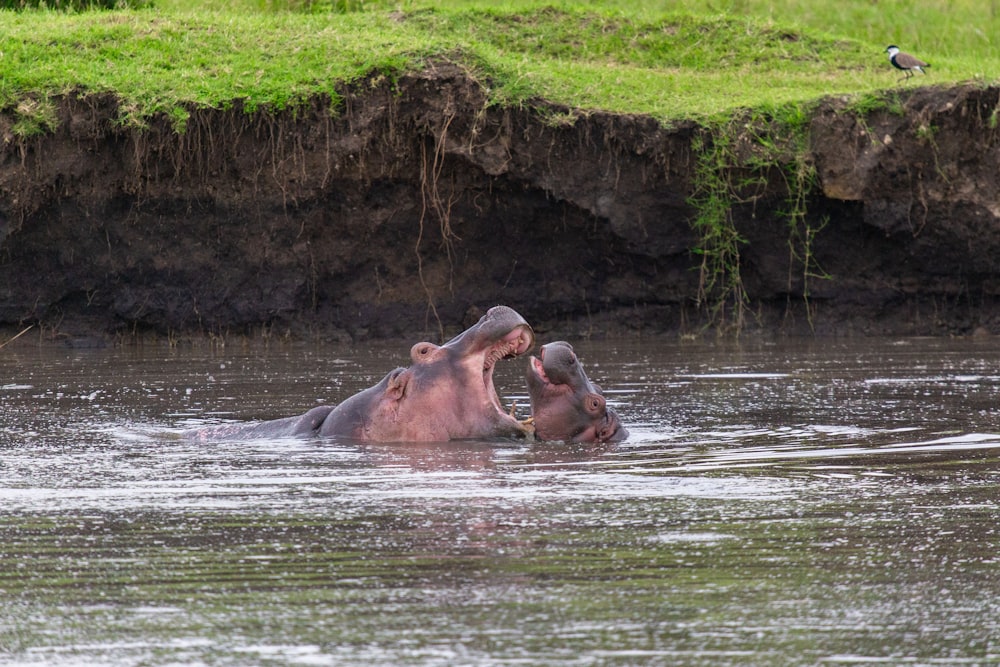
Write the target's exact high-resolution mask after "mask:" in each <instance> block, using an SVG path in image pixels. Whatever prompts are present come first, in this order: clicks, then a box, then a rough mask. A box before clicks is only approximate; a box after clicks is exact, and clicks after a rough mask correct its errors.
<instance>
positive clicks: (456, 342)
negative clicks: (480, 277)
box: [190, 306, 535, 442]
mask: <svg viewBox="0 0 1000 667" xmlns="http://www.w3.org/2000/svg"><path fill="white" fill-rule="evenodd" d="M534 341H535V338H534V332H533V331H532V330H531V327H530V326H529V325H528V323H527V322H526V321H525V320H524V318H523V317H521V315H519V314H518V313H517V311H515V310H514V309H512V308H508V307H507V306H495V307H493V308H490V310H489V311H488V312H487V313H486V314H485V315H483V316H482V318H480V320H479V321H478V322H477V323H476V324H474V325H472V326H471V327H470V328H468V329H466V330H465V331H463V332H462V333H460V334H459V335H457V336H455V337H454V338H452V339H451V340H450V341H448V342H447V343H445V344H444V345H435V344H433V343H427V342H421V343H417V344H415V345H414V346H413V347H412V348H410V360H411V364H410V366H409V367H408V368H397V369H396V370H394V371H392V372H390V373H389V374H388V375H386V376H385V377H384V378H382V381H381V382H379V383H378V384H376V385H375V386H373V387H369V388H368V389H365V390H364V391H361V392H359V393H357V394H355V395H353V396H351V397H350V398H348V399H347V400H345V401H344V402H343V403H341V404H339V405H337V406H335V407H334V406H331V405H323V406H319V407H316V408H313V409H312V410H310V411H308V412H306V413H305V414H303V415H299V416H297V417H287V418H284V419H275V420H272V421H266V422H261V423H258V424H250V425H224V426H216V427H208V428H204V429H197V430H195V431H193V432H191V433H190V435H191V436H192V437H195V438H198V439H204V440H215V439H220V438H221V439H229V438H234V437H239V438H248V437H282V436H297V435H319V436H341V437H345V438H350V439H353V440H361V441H368V442H405V441H412V442H431V441H445V440H461V439H468V438H494V437H525V436H527V435H529V434H530V432H531V429H530V428H529V427H527V426H526V425H525V424H523V423H521V422H519V421H518V420H517V419H515V418H514V417H513V416H512V415H510V414H507V413H506V412H505V411H504V409H503V406H502V405H501V404H500V398H499V396H497V392H496V388H495V387H494V386H493V368H494V366H495V365H496V363H497V362H498V361H500V360H501V359H510V358H513V357H517V356H520V355H523V354H525V353H527V352H528V351H529V350H530V349H531V348H532V346H533V345H534Z"/></svg>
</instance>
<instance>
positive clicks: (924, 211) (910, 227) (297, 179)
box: [0, 64, 1000, 341]
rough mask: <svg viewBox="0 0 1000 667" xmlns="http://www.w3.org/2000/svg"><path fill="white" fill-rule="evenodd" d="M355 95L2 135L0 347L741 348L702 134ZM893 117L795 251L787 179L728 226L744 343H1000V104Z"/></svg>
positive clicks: (978, 91)
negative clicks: (490, 322) (473, 344)
mask: <svg viewBox="0 0 1000 667" xmlns="http://www.w3.org/2000/svg"><path fill="white" fill-rule="evenodd" d="M340 92H341V94H342V95H343V97H344V99H345V100H346V101H345V102H344V103H343V104H340V105H338V106H337V107H336V108H332V106H331V103H330V102H329V100H323V99H316V100H314V101H313V104H312V105H311V107H310V108H308V109H304V110H303V109H299V110H297V111H295V112H291V111H288V112H280V113H267V112H255V113H246V112H245V111H244V110H243V109H242V108H240V105H239V104H238V103H237V104H235V105H234V106H233V107H232V108H230V109H227V110H206V109H198V110H193V111H192V115H191V118H190V121H189V122H188V125H187V128H186V131H185V132H184V133H177V132H176V131H175V130H174V129H173V128H172V127H171V125H170V123H169V122H168V120H167V119H166V118H159V119H154V120H153V121H152V122H151V123H150V125H149V126H148V127H147V128H144V129H137V128H124V127H120V126H118V125H116V123H115V121H114V119H116V118H117V117H118V116H119V113H118V108H117V104H118V103H117V101H116V99H114V98H113V97H110V96H106V95H99V96H93V95H89V96H79V95H68V96H65V97H63V98H60V99H59V100H57V104H58V115H59V120H60V124H59V127H58V129H57V130H55V131H54V132H52V133H49V134H45V135H41V136H37V137H34V138H32V139H29V140H20V139H17V138H15V137H14V136H13V134H12V130H11V128H12V125H13V122H14V120H15V119H14V112H13V111H8V112H7V113H5V114H3V116H2V117H0V133H2V134H3V137H4V144H3V147H2V162H0V327H5V328H6V330H9V331H17V330H19V328H23V327H24V326H26V325H28V324H35V325H37V326H38V328H39V330H41V331H44V332H45V333H46V335H47V336H51V337H55V338H67V339H73V338H76V337H81V336H83V337H91V338H93V337H96V338H100V339H103V340H109V341H110V340H116V339H128V338H130V337H132V336H142V335H147V334H150V333H152V334H154V335H167V336H174V337H183V336H188V335H194V334H209V335H221V336H233V335H271V336H285V335H291V336H294V337H320V338H339V339H354V340H360V339H366V338H374V337H405V338H410V339H412V338H414V337H415V336H416V335H418V334H420V335H426V334H431V335H434V334H437V335H448V334H450V333H453V332H454V331H455V330H457V329H460V328H462V327H463V326H465V325H467V324H469V323H470V321H472V320H474V319H475V318H476V317H478V315H479V313H480V312H481V311H483V310H485V308H487V307H489V306H491V305H494V304H497V303H505V304H508V305H510V306H513V307H514V308H516V309H517V310H518V311H519V312H521V313H522V314H523V315H524V316H525V317H526V319H528V321H529V322H531V323H532V324H533V325H534V326H535V327H536V329H537V331H538V332H539V333H540V334H546V335H548V336H550V337H551V336H556V335H558V336H577V335H604V334H619V333H640V334H642V335H659V334H669V335H677V334H697V333H701V332H704V331H706V327H708V330H715V329H719V328H722V329H724V328H727V327H731V326H732V324H733V320H732V317H731V315H730V316H727V317H726V319H724V320H723V319H721V318H720V312H719V311H715V312H714V313H713V310H712V308H710V304H706V303H704V302H703V301H702V302H699V299H698V296H699V281H700V273H699V270H698V269H699V266H700V265H701V255H699V254H698V253H697V252H695V251H694V250H693V249H694V248H696V247H697V246H698V243H699V242H698V235H697V234H696V233H695V232H694V231H693V228H692V221H693V220H694V217H695V214H696V211H695V209H694V208H693V206H692V205H691V204H690V203H689V200H690V199H691V197H692V195H693V194H694V187H695V185H696V184H695V181H694V176H693V175H694V171H695V165H696V161H697V153H696V150H695V145H696V144H695V143H694V141H695V138H696V137H701V141H706V140H707V141H711V139H712V137H711V136H706V133H707V132H708V131H707V130H705V129H703V128H701V127H700V126H698V125H696V124H694V123H689V124H679V125H674V126H672V127H669V128H665V127H663V126H662V125H660V124H659V123H657V122H656V121H654V120H652V119H650V118H644V117H632V116H619V115H610V114H603V113H588V114H573V113H570V110H566V109H558V108H552V107H543V106H539V107H536V108H534V109H528V108H523V109H509V108H507V109H504V108H498V107H494V106H489V105H488V104H487V100H486V94H485V92H484V90H483V88H482V87H481V86H480V84H479V83H478V82H477V81H475V80H474V79H473V78H471V77H470V76H468V74H467V73H466V72H465V71H464V70H462V69H460V68H458V67H456V66H453V65H450V64H439V65H437V66H434V67H431V68H429V69H427V70H426V71H424V72H422V73H420V74H415V75H411V76H406V77H404V78H402V79H400V80H398V81H395V82H390V81H388V80H371V81H365V82H363V83H362V84H360V85H358V86H356V87H354V88H352V89H350V90H344V91H340ZM899 100H900V102H901V104H902V108H903V112H902V113H898V112H896V113H893V112H890V111H887V110H880V111H874V112H870V113H868V114H867V115H864V116H861V115H859V114H858V113H856V112H853V111H847V110H846V102H844V101H842V100H838V99H830V100H827V101H825V102H824V103H823V104H822V105H821V106H820V108H819V109H818V110H817V111H816V113H815V115H814V117H813V119H812V121H811V128H810V137H811V139H810V140H811V151H810V153H809V155H807V156H806V160H807V162H808V163H811V164H812V165H814V166H815V168H816V173H817V175H818V178H817V179H815V182H814V183H813V184H812V185H811V186H810V189H809V191H808V192H807V195H808V199H807V201H808V210H807V214H806V216H805V218H804V219H802V220H800V221H798V223H797V225H798V232H797V233H796V234H791V233H790V227H789V223H788V221H787V219H786V218H785V217H783V215H782V212H783V211H786V210H787V201H786V200H787V199H788V196H789V188H788V185H787V177H786V171H785V170H783V169H781V167H782V165H781V164H780V161H779V163H778V164H776V165H773V166H772V167H769V168H764V169H765V170H766V171H767V175H768V176H769V180H768V181H767V183H766V184H765V185H764V186H762V187H758V188H757V191H755V192H754V193H752V196H749V197H743V199H742V203H739V204H737V205H736V206H734V208H733V209H732V220H733V221H734V223H735V226H736V229H737V230H738V231H739V232H740V234H741V235H742V237H743V238H744V239H745V240H746V243H745V244H743V245H742V246H741V247H740V275H741V277H742V281H743V285H744V287H745V289H746V294H747V297H748V298H749V312H748V316H747V318H746V319H745V323H744V327H743V331H744V332H754V331H763V332H768V333H770V332H783V333H789V334H803V333H805V334H810V333H815V334H819V335H824V334H838V335H845V334H970V333H1000V176H998V174H1000V130H998V128H997V115H998V113H1000V89H998V88H996V87H983V86H977V85H967V86H959V87H951V88H922V89H912V90H907V89H901V91H900V92H899ZM539 109H541V110H539ZM571 117H575V120H574V121H573V122H570V121H569V120H568V119H569V118H571ZM789 159H790V158H789ZM738 169H739V167H738V166H737V167H734V171H738ZM806 238H808V239H809V242H808V243H805V241H804V240H803V239H806ZM807 253H808V262H807V264H808V269H809V270H808V271H806V263H805V262H806V259H805V257H806V254H807ZM809 274H812V275H809ZM806 296H807V297H808V298H806ZM722 312H726V311H722Z"/></svg>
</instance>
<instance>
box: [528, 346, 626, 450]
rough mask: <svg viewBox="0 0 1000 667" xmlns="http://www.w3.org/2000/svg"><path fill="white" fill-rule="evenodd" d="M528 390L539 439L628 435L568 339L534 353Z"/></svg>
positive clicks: (601, 438) (602, 439)
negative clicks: (588, 375)
mask: <svg viewBox="0 0 1000 667" xmlns="http://www.w3.org/2000/svg"><path fill="white" fill-rule="evenodd" d="M528 393H529V395H530V396H531V414H532V417H534V422H535V436H536V437H538V438H539V439H540V440H563V441H566V442H617V441H619V440H624V439H625V438H626V437H628V431H627V430H625V427H623V426H622V425H621V422H620V421H619V420H618V415H617V414H616V413H615V411H614V410H612V409H610V408H608V406H607V403H606V402H605V400H604V394H603V393H602V392H601V388H600V387H598V386H597V385H596V384H593V383H592V382H591V381H590V379H589V378H588V377H587V374H586V373H585V372H584V371H583V366H581V365H580V360H579V359H577V357H576V353H575V352H574V351H573V346H572V345H570V344H569V343H566V342H564V341H556V342H554V343H548V344H547V345H543V346H542V348H541V350H540V351H539V353H538V357H531V363H529V364H528Z"/></svg>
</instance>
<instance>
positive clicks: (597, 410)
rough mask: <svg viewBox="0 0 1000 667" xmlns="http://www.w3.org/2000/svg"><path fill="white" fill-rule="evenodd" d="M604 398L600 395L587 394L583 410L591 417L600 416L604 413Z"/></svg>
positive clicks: (584, 398)
mask: <svg viewBox="0 0 1000 667" xmlns="http://www.w3.org/2000/svg"><path fill="white" fill-rule="evenodd" d="M604 406H605V403H604V397H603V396H601V395H600V394H593V393H590V394H587V395H586V396H584V397H583V408H584V410H586V411H587V414H589V415H599V414H601V413H603V412H604Z"/></svg>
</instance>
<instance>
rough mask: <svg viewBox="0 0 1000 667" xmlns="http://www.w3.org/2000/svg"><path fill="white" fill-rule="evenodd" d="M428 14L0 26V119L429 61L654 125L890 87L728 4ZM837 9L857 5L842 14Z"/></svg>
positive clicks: (967, 72)
mask: <svg viewBox="0 0 1000 667" xmlns="http://www.w3.org/2000/svg"><path fill="white" fill-rule="evenodd" d="M434 4H435V5H441V4H445V5H446V6H443V7H442V6H438V7H436V8H435V7H431V6H430V3H421V2H412V3H404V4H403V9H402V10H397V9H391V5H390V4H389V3H387V2H375V3H364V2H360V1H358V2H355V3H347V4H344V3H335V2H334V3H329V2H328V3H319V2H317V3H308V2H302V3H300V4H296V3H291V4H290V5H287V6H291V7H293V8H298V9H300V10H303V11H274V9H273V7H274V3H271V2H265V0H245V2H239V1H237V0H232V1H231V2H228V3H225V2H224V3H219V5H220V8H219V9H197V10H196V9H195V8H194V7H193V6H191V3H190V2H188V0H161V1H160V2H157V3H154V7H153V8H145V9H144V8H138V9H131V10H115V11H83V12H77V13H65V12H57V11H37V10H36V11H21V12H10V11H4V12H2V18H3V26H4V29H3V31H2V32H0V105H2V106H3V107H4V108H7V109H15V110H16V109H19V108H20V109H22V111H23V114H24V115H28V116H30V115H31V114H33V113H40V114H44V109H45V104H44V99H45V98H47V97H48V96H51V95H53V94H58V93H65V92H67V91H77V92H82V93H86V92H113V93H115V94H117V95H119V96H120V97H121V98H122V100H123V102H124V104H123V105H122V109H123V119H122V120H123V121H124V122H137V123H141V122H142V119H143V118H147V117H149V116H150V115H151V114H155V113H158V112H163V113H167V114H170V115H172V116H174V117H175V118H176V119H177V121H178V126H179V127H182V126H183V118H184V116H185V111H184V109H186V108H188V107H189V106H190V105H194V106H206V107H220V106H226V105H228V104H230V103H231V102H232V101H233V100H241V101H243V102H244V104H245V106H246V108H248V109H256V108H260V107H270V108H286V107H288V106H294V105H295V104H297V103H299V102H301V101H303V100H305V99H307V98H309V97H311V96H314V95H317V94H321V95H322V94H333V92H334V90H335V89H336V88H337V87H338V86H339V85H342V84H344V83H345V82H346V83H350V82H354V81H358V80H361V79H362V78H363V77H365V76H368V75H370V74H371V73H373V72H382V73H385V74H389V75H391V74H393V73H397V72H400V71H403V70H408V69H415V68H419V67H421V66H422V65H423V63H425V62H427V61H428V60H434V59H451V60H455V61H458V62H459V63H460V64H463V65H465V66H467V67H468V68H469V69H470V71H471V72H472V73H473V75H474V76H476V77H477V78H479V79H480V80H481V81H482V82H483V83H484V85H487V86H489V87H490V91H491V99H493V100H494V101H495V102H497V103H505V104H515V105H517V104H525V103H528V102H530V101H532V100H542V99H544V100H547V101H551V102H556V103H560V104H565V105H568V106H571V107H578V108H582V109H601V110H606V111H612V112H619V113H639V114H649V115H652V116H654V117H656V118H659V119H661V120H664V121H669V120H671V119H676V118H682V117H685V118H705V117H719V116H724V115H726V114H728V113H729V112H731V111H732V110H733V109H736V108H747V107H751V108H765V109H766V108H773V107H778V106H781V105H784V104H787V103H795V102H802V101H807V100H811V99H816V98H818V97H822V96H825V95H829V94H843V93H847V94H856V93H863V92H868V91H872V90H876V89H879V88H885V87H889V86H892V85H894V84H895V78H894V76H893V72H892V71H891V70H890V68H889V67H888V63H887V62H886V61H885V60H884V54H882V53H881V49H882V48H884V45H882V44H881V43H879V44H877V45H876V44H872V43H871V42H870V41H864V40H859V39H856V38H853V37H851V36H850V35H844V36H838V37H831V36H829V34H828V33H827V32H819V31H816V30H813V29H811V28H808V27H800V26H795V25H794V24H792V23H791V22H790V21H789V22H785V20H786V18H787V19H790V18H792V17H785V16H779V15H777V12H776V11H772V12H770V13H769V14H767V15H764V14H763V13H760V12H756V11H755V10H754V9H753V7H752V5H754V2H752V1H751V0H746V1H745V2H733V3H730V4H732V5H733V6H734V7H737V6H739V7H742V8H743V10H742V11H731V12H729V13H727V14H718V13H713V12H710V11H709V10H708V4H707V3H700V2H696V1H695V0H688V1H687V2H683V3H679V4H681V5H683V8H684V9H685V12H684V13H672V14H662V13H659V12H657V11H655V10H654V9H653V8H652V7H653V5H652V4H644V3H642V2H639V3H622V2H616V1H615V0H608V1H607V2H589V3H573V4H572V5H570V4H569V3H566V4H560V3H555V4H553V3H545V4H541V3H538V2H529V1H522V2H518V3H515V4H507V5H502V6H496V7H494V6H489V5H486V4H484V3H471V2H451V3H434ZM794 4H795V3H792V2H791V1H790V0H786V6H789V7H791V6H793V5H794ZM959 4H961V3H959ZM185 5H188V6H187V7H185ZM854 5H857V6H858V7H860V6H861V5H862V3H860V2H859V3H845V4H844V6H854ZM949 6H950V5H949ZM338 7H340V9H342V10H343V9H357V10H360V11H333V10H336V9H337V8H338ZM838 7H841V9H843V6H841V5H838ZM305 10H309V11H305ZM317 10H322V11H317ZM828 11H831V12H832V11H833V10H828ZM838 11H839V10H838ZM789 13H791V12H789ZM942 13H943V14H944V13H947V12H944V11H942ZM798 16H799V18H801V16H802V15H801V14H799V15H798ZM816 22H818V21H816ZM987 23H988V22H987ZM980 25H983V22H982V21H981V22H980ZM987 27H988V26H987ZM865 37H866V38H870V35H865ZM888 38H889V37H887V39H888ZM891 38H892V39H895V40H896V41H899V42H901V43H909V42H906V40H904V39H902V36H901V35H899V34H898V33H894V34H893V35H892V36H891ZM882 41H885V40H882ZM912 43H914V44H920V43H921V42H919V41H917V40H916V39H914V40H913V42H912ZM921 53H922V54H923V55H925V57H927V58H928V59H931V57H932V55H933V54H929V53H926V52H924V51H921ZM981 55H982V57H980V58H979V59H978V60H976V61H975V63H972V62H969V61H966V60H963V59H962V58H959V57H958V56H955V57H954V58H953V59H952V60H951V61H949V60H942V59H940V58H935V59H934V62H935V69H934V75H935V78H934V79H933V81H935V82H942V81H945V80H949V79H950V80H959V79H965V78H971V77H974V76H976V75H979V76H984V77H987V78H988V76H989V75H988V74H984V72H987V71H989V70H990V68H993V71H997V72H1000V58H998V57H997V56H996V54H995V53H994V52H993V51H990V50H989V49H986V50H984V51H982V53H981ZM991 58H992V60H991ZM25 100H29V101H30V104H27V105H26V104H25V103H24V101H25ZM43 120H44V118H43ZM46 126H47V125H46V123H45V122H37V123H35V124H34V125H32V124H31V123H27V124H26V125H24V127H28V128H30V127H37V128H42V129H44V128H45V127H46Z"/></svg>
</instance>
